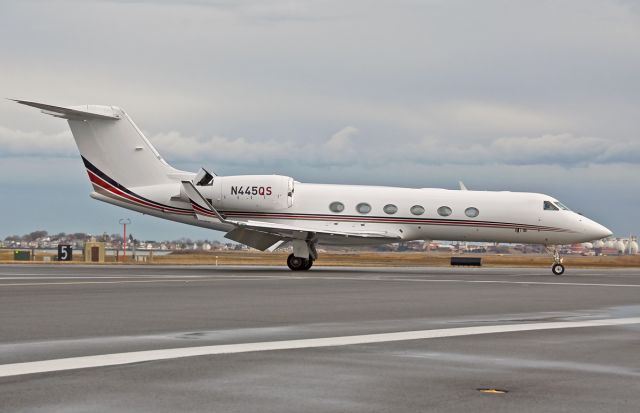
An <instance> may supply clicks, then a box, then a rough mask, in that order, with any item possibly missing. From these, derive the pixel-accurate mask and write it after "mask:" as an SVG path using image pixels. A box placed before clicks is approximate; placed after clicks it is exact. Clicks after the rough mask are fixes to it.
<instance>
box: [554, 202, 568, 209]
mask: <svg viewBox="0 0 640 413" xmlns="http://www.w3.org/2000/svg"><path fill="white" fill-rule="evenodd" d="M555 204H556V206H558V207H559V208H560V209H564V210H565V211H571V210H570V209H569V208H568V207H567V206H566V205H565V204H563V203H562V202H560V201H556V202H555Z"/></svg>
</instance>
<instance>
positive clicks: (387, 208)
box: [382, 204, 398, 215]
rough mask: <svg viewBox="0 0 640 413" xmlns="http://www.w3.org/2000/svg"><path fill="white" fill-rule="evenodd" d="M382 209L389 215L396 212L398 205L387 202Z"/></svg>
mask: <svg viewBox="0 0 640 413" xmlns="http://www.w3.org/2000/svg"><path fill="white" fill-rule="evenodd" d="M382 210H383V211H384V212H385V213H387V214H389V215H393V214H395V213H396V212H398V207H397V206H395V205H393V204H387V205H385V206H384V208H382Z"/></svg>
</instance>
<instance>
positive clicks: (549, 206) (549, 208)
mask: <svg viewBox="0 0 640 413" xmlns="http://www.w3.org/2000/svg"><path fill="white" fill-rule="evenodd" d="M544 210H545V211H560V209H558V207H557V206H555V205H553V202H551V201H544Z"/></svg>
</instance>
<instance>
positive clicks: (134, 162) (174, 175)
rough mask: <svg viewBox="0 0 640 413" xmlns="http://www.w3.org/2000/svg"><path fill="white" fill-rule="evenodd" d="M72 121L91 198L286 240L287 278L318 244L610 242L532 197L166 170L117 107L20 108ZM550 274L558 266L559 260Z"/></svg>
mask: <svg viewBox="0 0 640 413" xmlns="http://www.w3.org/2000/svg"><path fill="white" fill-rule="evenodd" d="M17 102H18V103H21V104H24V105H28V106H33V107H36V108H39V109H41V110H42V111H43V112H44V113H46V114H49V115H53V116H56V117H60V118H64V119H66V120H67V121H68V123H69V126H70V127H71V131H72V133H73V137H74V139H75V141H76V144H77V146H78V149H79V151H80V155H81V156H82V159H83V161H84V165H85V167H86V170H87V174H88V175H89V179H90V181H91V184H92V185H93V189H94V191H93V192H92V193H91V197H93V198H95V199H98V200H100V201H104V202H107V203H110V204H114V205H117V206H120V207H123V208H127V209H130V210H134V211H137V212H141V213H143V214H148V215H153V216H156V217H158V218H162V219H168V220H172V221H177V222H182V223H185V224H190V225H196V226H200V227H205V228H210V229H213V230H217V231H223V232H225V237H226V238H229V239H231V240H234V241H237V242H240V243H243V244H245V245H248V246H250V247H253V248H256V249H259V250H263V251H264V250H268V249H274V248H276V247H278V246H280V245H282V244H283V243H286V242H289V243H291V245H292V246H293V253H292V254H291V255H290V256H289V258H288V260H287V264H288V266H289V267H290V268H291V269H292V270H306V269H309V268H311V265H312V264H313V261H314V260H315V259H316V258H317V256H318V253H317V250H316V245H322V244H325V245H376V244H385V243H394V242H400V241H410V240H422V239H427V240H433V239H437V240H452V241H489V242H509V243H527V244H545V245H547V246H551V245H558V244H569V243H576V242H584V241H591V240H594V239H600V238H604V237H607V236H609V235H611V231H609V230H608V229H607V228H605V227H604V226H602V225H600V224H598V223H596V222H594V221H592V220H590V219H588V218H586V217H584V216H582V215H580V214H577V213H575V212H573V211H571V210H569V209H568V208H567V207H566V206H564V205H563V204H562V203H560V202H559V201H558V200H557V199H555V198H553V197H551V196H548V195H544V194H537V193H525V192H505V191H501V192H495V191H471V190H446V189H437V188H419V189H418V188H397V187H385V186H362V185H332V184H308V183H302V182H298V181H295V180H294V179H293V178H291V177H287V176H280V175H239V176H215V175H214V174H212V173H210V172H208V171H207V170H206V169H204V168H203V169H201V170H200V171H199V172H197V173H194V172H186V171H180V170H177V169H175V168H173V167H171V166H170V165H169V164H168V163H167V162H166V161H165V160H164V159H163V158H162V157H161V156H160V154H159V153H158V151H157V150H156V149H155V148H154V147H153V145H152V144H151V142H149V140H148V139H147V138H146V137H145V136H144V135H143V133H142V132H141V131H140V129H138V127H137V126H136V125H135V124H134V123H133V121H132V120H131V118H130V117H129V116H128V115H127V114H126V112H125V111H124V110H122V109H120V108H118V107H116V106H97V105H83V106H73V107H61V106H52V105H47V104H42V103H36V102H29V101H22V100H18V101H17ZM554 257H555V262H554V265H553V267H552V269H553V271H554V273H556V274H561V273H562V272H563V271H564V267H563V266H562V264H561V261H560V257H559V256H558V254H557V253H555V256H554Z"/></svg>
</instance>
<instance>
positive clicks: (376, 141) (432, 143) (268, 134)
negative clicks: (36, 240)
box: [0, 0, 640, 239]
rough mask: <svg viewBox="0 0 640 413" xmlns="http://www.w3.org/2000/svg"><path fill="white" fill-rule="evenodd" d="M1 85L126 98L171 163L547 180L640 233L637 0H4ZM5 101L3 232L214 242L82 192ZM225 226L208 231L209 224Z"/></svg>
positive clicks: (75, 96) (549, 189) (37, 95)
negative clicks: (122, 223) (123, 222)
mask: <svg viewBox="0 0 640 413" xmlns="http://www.w3.org/2000/svg"><path fill="white" fill-rule="evenodd" d="M0 74H1V76H0V90H1V91H2V94H3V95H4V97H9V98H23V99H30V100H36V101H44V102H47V103H53V104H60V105H75V104H87V103H89V104H112V105H118V106H121V107H123V108H125V109H126V110H127V112H128V113H129V115H130V116H131V117H132V118H133V119H134V120H135V121H136V123H137V124H138V126H139V127H140V128H141V129H142V130H143V131H145V133H146V134H147V136H148V137H149V138H150V140H151V141H152V142H153V143H154V144H155V145H156V146H157V148H158V149H159V151H160V152H161V153H162V154H163V156H164V157H165V158H166V159H167V160H168V161H169V162H170V163H172V164H174V165H175V166H176V167H178V168H181V169H187V170H194V171H195V170H197V169H198V168H199V167H200V166H206V167H208V168H210V169H212V170H214V171H215V172H216V173H218V174H221V175H232V174H244V173H247V174H248V173H251V174H254V173H255V174H261V173H265V174H269V173H279V174H283V175H288V176H292V177H294V178H295V179H297V180H299V181H303V182H326V183H356V184H384V185H395V186H409V187H444V188H455V187H456V185H457V181H458V180H459V179H462V180H463V181H464V182H465V184H466V185H467V186H468V187H469V188H470V189H490V190H513V191H527V192H529V191H530V192H543V193H547V194H550V195H552V196H555V197H557V198H559V199H560V200H561V201H563V202H564V203H565V204H567V205H569V206H570V207H572V208H573V209H574V210H577V211H580V212H582V213H584V214H585V215H587V216H589V217H591V218H593V219H595V220H596V221H598V222H600V223H602V224H604V225H606V226H607V227H609V228H611V229H612V230H613V231H614V232H615V233H616V234H617V235H625V234H629V233H635V234H638V233H640V219H638V216H639V214H640V211H639V208H638V207H639V202H638V201H639V200H640V181H639V179H640V1H635V0H610V1H606V0H553V1H551V0H531V1H517V0H500V1H498V0H483V1H473V0H468V1H457V0H442V1H440V0H422V1H417V0H416V1H402V0H393V1H375V2H373V1H345V0H342V1H338V0H336V1H322V0H315V1H309V2H298V1H280V0H256V1H252V0H235V1H233V0H212V1H207V0H191V1H177V0H176V1H172V0H166V1H144V0H140V1H125V0H121V1H107V0H105V1H87V0H76V1H51V0H48V1H35V0H19V1H11V0H2V1H0ZM90 192H91V186H90V185H89V183H88V180H87V179H86V174H85V172H84V168H83V167H82V163H81V161H80V159H79V157H78V153H77V149H76V148H75V145H74V143H73V139H72V137H71V134H70V132H69V130H68V127H67V124H66V122H65V121H63V120H60V119H55V118H52V117H48V116H45V115H42V114H40V113H39V112H38V111H37V110H35V109H31V108H26V107H23V106H19V105H17V104H15V103H13V102H10V101H6V100H5V101H2V102H0V199H2V202H1V203H0V216H2V217H3V218H2V219H1V221H0V223H1V225H0V237H1V238H4V237H6V236H7V235H11V234H13V233H25V232H29V231H33V230H36V229H47V230H49V231H50V232H58V231H65V232H76V231H84V232H91V233H95V234H101V233H103V232H108V233H113V232H117V231H118V224H117V222H118V219H119V218H122V217H130V218H131V219H132V220H133V225H132V227H131V230H132V231H133V233H134V235H135V236H136V237H137V238H141V239H167V238H178V237H180V236H189V237H192V238H197V239H204V238H209V239H214V238H219V234H217V233H213V232H211V231H207V230H202V229H197V228H195V227H189V226H184V225H180V224H174V223H168V222H166V221H162V220H159V219H155V218H150V217H143V216H142V215H140V214H137V213H133V212H128V211H126V210H122V209H119V208H117V207H115V206H111V205H107V204H103V203H101V202H98V201H94V200H92V199H90V198H89V196H88V194H89V193H90ZM216 234H217V235H216Z"/></svg>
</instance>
